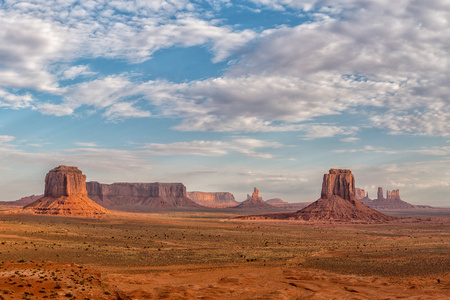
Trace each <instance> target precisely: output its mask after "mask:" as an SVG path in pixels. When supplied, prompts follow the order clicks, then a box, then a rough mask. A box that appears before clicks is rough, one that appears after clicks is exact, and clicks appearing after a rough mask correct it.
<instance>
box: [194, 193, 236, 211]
mask: <svg viewBox="0 0 450 300" xmlns="http://www.w3.org/2000/svg"><path fill="white" fill-rule="evenodd" d="M187 196H188V198H189V199H191V200H192V201H194V202H195V203H197V204H200V205H203V206H206V207H212V208H226V207H232V206H236V205H238V204H239V203H238V202H237V201H236V200H235V199H234V196H233V194H231V193H229V192H218V193H206V192H188V193H187Z"/></svg>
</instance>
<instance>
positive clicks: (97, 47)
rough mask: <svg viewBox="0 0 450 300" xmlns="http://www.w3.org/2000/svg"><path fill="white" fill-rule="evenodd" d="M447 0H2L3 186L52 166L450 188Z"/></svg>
mask: <svg viewBox="0 0 450 300" xmlns="http://www.w3.org/2000/svg"><path fill="white" fill-rule="evenodd" d="M449 20H450V3H449V2H448V1H439V0H434V1H407V0H405V1H394V2H392V1H383V0H378V1H375V0H367V1H356V0H354V1H352V0H348V1H338V0H329V1H315V0H298V1H295V0H272V1H266V0H248V1H230V0H209V1H201V0H198V1H188V0H172V1H163V0H159V1H138V0H136V1H120V0H116V1H104V0H86V1H73V0H53V1H48V0H46V1H44V0H34V1H8V0H4V1H0V40H1V43H0V191H1V193H0V200H15V199H18V198H20V197H22V196H26V195H30V194H33V193H34V194H39V193H42V192H43V188H44V183H43V180H44V177H45V174H46V172H47V171H48V170H49V169H51V168H53V167H55V166H58V165H60V164H67V165H75V166H78V167H79V168H80V169H81V170H82V171H83V172H84V173H85V174H86V175H87V180H96V181H100V182H103V183H112V182H124V181H128V182H155V181H161V182H182V183H184V184H185V185H186V187H187V189H188V190H189V191H194V190H200V191H210V192H215V191H229V192H231V193H233V194H234V195H235V196H236V199H237V200H239V201H241V200H244V199H245V195H246V194H247V193H251V192H252V190H253V187H254V186H255V187H258V188H259V190H260V192H261V195H262V197H263V198H265V199H269V198H275V197H279V198H282V199H284V200H286V201H289V202H298V201H314V200H316V199H317V198H318V197H319V196H320V188H321V181H322V176H323V174H324V173H327V172H328V169H330V168H349V169H351V170H352V171H353V173H354V174H355V177H356V185H357V186H359V187H361V188H365V189H366V190H367V191H369V195H370V196H375V194H376V188H377V187H378V186H382V187H384V189H388V190H392V189H400V193H401V196H402V198H403V199H404V200H406V201H408V202H410V203H413V204H429V205H440V206H445V205H447V206H448V205H449V201H448V194H449V191H450V186H449V185H450V171H449V170H450V159H449V158H450V137H449V135H450V106H449V102H450V96H449V95H450V79H449V78H450V61H449V55H448V53H449V51H450V24H449V22H450V21H449Z"/></svg>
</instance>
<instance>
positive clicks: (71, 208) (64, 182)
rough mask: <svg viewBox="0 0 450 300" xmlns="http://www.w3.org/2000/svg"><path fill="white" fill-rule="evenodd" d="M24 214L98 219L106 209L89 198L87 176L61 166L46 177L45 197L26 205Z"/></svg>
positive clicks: (71, 168)
mask: <svg viewBox="0 0 450 300" xmlns="http://www.w3.org/2000/svg"><path fill="white" fill-rule="evenodd" d="M23 211H24V212H31V213H35V214H50V215H63V216H80V217H98V216H102V215H104V214H106V213H108V210H107V209H106V208H103V207H102V206H100V205H98V204H97V203H95V202H94V201H92V200H91V199H89V198H88V196H87V191H86V175H83V173H82V172H81V171H80V170H79V169H78V168H77V167H71V166H59V167H57V168H54V169H52V170H50V171H49V172H48V173H47V175H46V176H45V192H44V197H43V198H40V199H39V200H37V201H35V202H33V203H31V204H29V205H26V206H25V207H24V208H23Z"/></svg>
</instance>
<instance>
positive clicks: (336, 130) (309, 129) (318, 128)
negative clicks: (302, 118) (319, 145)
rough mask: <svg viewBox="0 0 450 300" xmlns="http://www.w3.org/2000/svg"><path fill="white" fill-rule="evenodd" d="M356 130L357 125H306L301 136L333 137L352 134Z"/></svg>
mask: <svg viewBox="0 0 450 300" xmlns="http://www.w3.org/2000/svg"><path fill="white" fill-rule="evenodd" d="M357 130H358V128H357V127H338V126H329V125H314V124H312V125H308V126H305V131H306V134H305V135H303V136H302V138H303V139H305V140H311V139H316V138H325V137H334V136H336V135H353V134H355V133H356V131H357Z"/></svg>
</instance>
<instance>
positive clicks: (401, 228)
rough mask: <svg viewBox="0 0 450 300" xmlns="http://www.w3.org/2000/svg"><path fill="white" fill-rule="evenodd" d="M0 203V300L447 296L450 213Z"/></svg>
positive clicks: (434, 297) (449, 283) (449, 260)
mask: <svg viewBox="0 0 450 300" xmlns="http://www.w3.org/2000/svg"><path fill="white" fill-rule="evenodd" d="M236 216H237V215H236V214H232V213H193V212H167V213H158V214H156V213H155V214H120V213H118V214H117V215H115V216H113V217H108V218H104V219H100V220H94V219H82V218H67V217H54V216H37V215H20V214H11V213H9V212H8V211H1V212H0V257H1V261H0V299H45V298H49V299H51V298H54V299H117V298H119V299H127V298H130V299H155V298H156V299H396V298H402V299H450V216H448V215H447V216H446V215H445V214H442V215H439V217H433V218H429V217H424V216H420V217H419V216H415V217H413V218H408V219H401V220H398V221H396V222H392V223H389V224H380V225H375V224H354V225H352V224H350V225H349V224H308V223H300V222H294V221H242V220H235V219H234V217H236Z"/></svg>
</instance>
